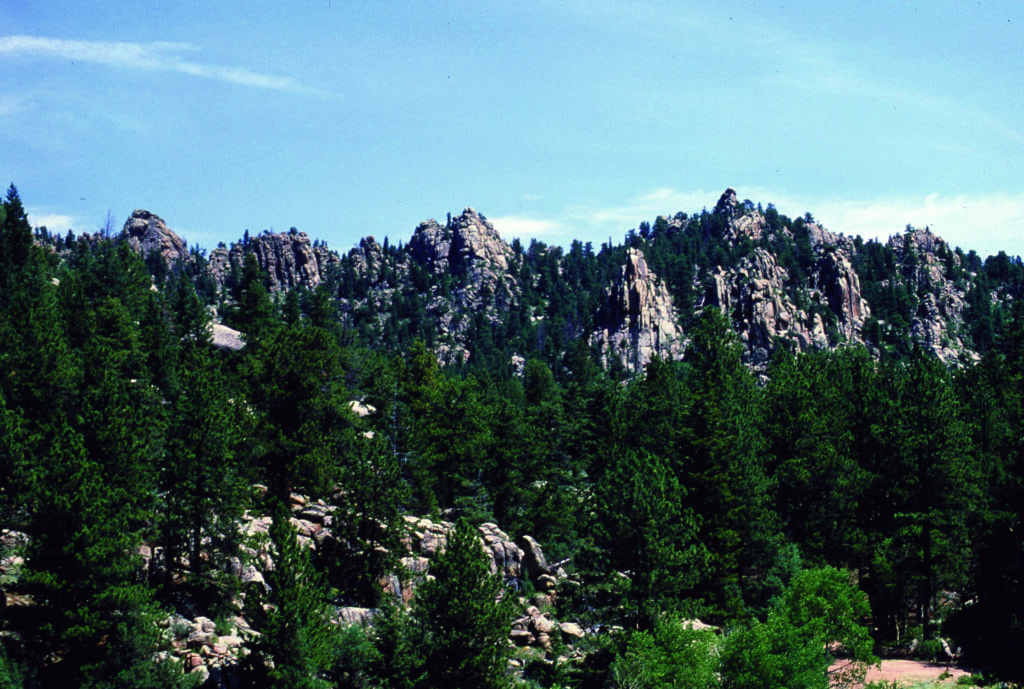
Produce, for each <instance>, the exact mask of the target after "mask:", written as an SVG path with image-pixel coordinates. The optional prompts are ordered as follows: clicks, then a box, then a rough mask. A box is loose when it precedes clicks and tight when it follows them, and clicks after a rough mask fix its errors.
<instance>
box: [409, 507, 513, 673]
mask: <svg viewBox="0 0 1024 689" xmlns="http://www.w3.org/2000/svg"><path fill="white" fill-rule="evenodd" d="M431 574H432V575H433V576H434V578H433V579H428V580H427V581H425V582H423V584H422V585H421V586H420V588H419V590H418V591H417V592H416V598H415V599H414V600H413V606H412V615H413V619H414V620H415V623H416V626H417V629H418V633H419V634H420V638H421V639H422V651H421V652H422V654H423V669H424V672H425V674H426V676H425V678H424V680H423V681H421V682H419V683H417V686H418V687H422V688H423V689H427V688H428V687H429V688H430V689H447V688H451V689H462V688H463V687H479V689H489V688H498V687H507V686H509V678H508V676H507V672H508V657H509V646H508V629H509V624H511V622H512V616H513V614H514V607H513V606H514V599H513V597H512V596H511V595H510V594H509V592H508V591H506V590H505V588H504V585H503V583H502V581H501V578H500V577H498V576H496V575H494V574H492V573H491V572H490V570H489V567H488V559H487V555H486V554H485V553H484V551H483V543H482V541H481V540H480V535H479V532H478V531H477V529H475V528H474V527H473V526H472V525H471V524H470V523H469V522H468V521H466V520H465V519H460V520H459V521H458V522H457V523H456V525H455V528H454V529H453V530H452V531H450V532H449V534H448V538H447V543H446V544H445V550H444V552H443V553H442V554H441V555H439V556H438V558H437V560H436V561H435V562H434V564H433V566H432V567H431Z"/></svg>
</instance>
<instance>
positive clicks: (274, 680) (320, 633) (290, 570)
mask: <svg viewBox="0 0 1024 689" xmlns="http://www.w3.org/2000/svg"><path fill="white" fill-rule="evenodd" d="M272 511H273V523H272V525H271V527H270V541H271V544H272V545H273V549H274V555H273V557H274V567H273V569H272V570H270V571H269V572H267V574H266V579H267V585H268V590H269V594H268V600H267V602H268V603H269V611H268V612H267V613H266V614H265V616H261V617H262V619H260V620H258V622H257V624H259V628H260V631H261V636H260V639H259V642H258V644H257V652H258V655H259V657H260V658H261V660H262V662H263V665H262V667H256V668H255V669H254V672H256V674H257V676H258V677H259V676H261V675H262V676H263V678H264V679H263V681H265V682H266V686H270V687H288V689H327V687H330V686H331V684H330V682H329V678H328V676H327V674H326V673H327V671H328V670H329V669H330V668H331V666H332V665H333V661H334V655H335V644H336V638H335V629H336V627H335V625H334V624H332V622H331V620H330V618H329V615H328V608H327V605H326V591H325V588H324V585H323V582H322V580H321V578H320V575H319V574H318V573H317V572H316V570H314V569H313V566H312V564H311V562H310V557H309V551H308V550H307V549H306V548H305V547H303V546H302V545H300V544H299V541H298V538H297V535H296V532H295V528H294V527H293V526H292V524H291V514H290V513H289V510H288V507H287V505H286V504H285V503H283V502H281V501H279V500H274V502H273V508H272ZM249 609H250V610H255V609H256V606H255V605H250V606H249ZM257 681H259V680H257Z"/></svg>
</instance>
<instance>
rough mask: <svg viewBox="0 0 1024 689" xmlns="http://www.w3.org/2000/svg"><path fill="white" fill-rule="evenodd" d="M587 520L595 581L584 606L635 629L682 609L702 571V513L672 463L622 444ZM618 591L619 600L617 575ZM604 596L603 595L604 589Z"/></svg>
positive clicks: (587, 560) (704, 564)
mask: <svg viewBox="0 0 1024 689" xmlns="http://www.w3.org/2000/svg"><path fill="white" fill-rule="evenodd" d="M594 493H595V501H594V506H593V509H592V513H593V514H594V516H595V520H594V524H593V527H592V533H593V540H594V546H595V547H596V550H594V551H591V552H589V553H586V554H585V555H584V556H583V561H584V565H585V568H586V569H587V570H588V573H589V577H590V578H591V579H592V578H593V577H594V576H595V575H596V576H597V577H599V579H598V580H597V581H593V579H592V582H593V585H594V588H593V589H592V592H591V593H590V594H589V595H592V596H594V600H592V601H591V602H590V603H589V605H595V604H596V605H598V606H600V607H606V606H608V605H611V606H615V608H618V609H617V610H616V609H615V608H613V609H611V610H608V611H606V613H605V614H611V615H613V616H614V617H616V618H618V621H619V622H620V623H627V624H629V625H630V626H631V627H634V628H639V629H647V630H649V629H652V628H653V626H654V623H655V622H656V621H657V619H658V618H659V617H660V616H661V614H662V613H663V612H666V611H671V610H674V609H680V608H682V607H683V604H684V600H685V598H686V597H687V596H688V595H690V596H692V589H693V588H694V587H695V585H696V584H697V583H698V582H699V581H700V580H701V578H702V577H703V576H706V575H707V574H708V570H707V553H706V552H705V550H704V546H703V545H702V544H700V543H699V542H698V540H697V536H698V530H699V525H700V517H699V516H697V515H696V514H695V513H694V511H693V509H692V506H691V505H692V501H691V500H689V499H687V494H686V491H685V490H684V489H683V488H682V487H681V486H680V485H679V482H678V480H677V479H676V476H675V473H674V471H673V470H672V467H671V466H670V463H669V462H668V461H667V460H666V459H665V458H663V457H660V456H658V455H654V454H651V453H649V452H644V451H627V452H625V453H623V455H622V456H621V457H620V458H619V459H618V460H617V461H615V462H613V464H612V465H611V466H610V467H609V469H608V471H607V472H605V475H604V477H603V478H602V480H601V482H600V483H598V484H597V486H595V489H594ZM619 576H623V577H625V578H626V581H625V582H623V588H624V590H623V591H622V593H623V594H624V595H623V596H622V599H621V600H617V596H616V595H615V594H616V593H617V590H618V589H619V588H620V587H619V586H618V585H617V584H618V582H617V581H616V580H617V577H619ZM609 577H611V578H612V579H613V581H612V582H610V593H611V594H612V595H611V596H610V598H608V599H606V600H602V598H605V596H603V595H602V593H601V592H602V590H603V589H604V590H608V589H607V587H609V582H608V578H609Z"/></svg>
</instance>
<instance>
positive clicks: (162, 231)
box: [119, 210, 188, 267]
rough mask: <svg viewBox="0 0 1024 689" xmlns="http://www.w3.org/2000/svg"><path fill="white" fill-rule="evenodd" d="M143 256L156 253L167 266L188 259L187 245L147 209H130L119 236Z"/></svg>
mask: <svg viewBox="0 0 1024 689" xmlns="http://www.w3.org/2000/svg"><path fill="white" fill-rule="evenodd" d="M119 239H120V240H121V241H127V242H128V244H129V245H130V246H131V247H132V248H133V249H134V250H135V251H137V252H138V253H140V254H142V255H143V256H149V255H150V254H152V253H154V252H155V253H157V254H159V255H160V256H162V257H163V259H164V261H165V262H166V263H167V265H168V267H170V266H173V265H175V264H176V263H178V262H179V261H187V260H188V246H187V245H186V244H185V240H183V239H182V238H181V237H179V236H178V235H177V234H175V233H174V232H173V231H172V230H171V229H169V228H168V227H167V224H166V223H165V222H164V221H163V219H162V218H161V217H160V216H158V215H156V214H154V213H150V212H149V211H147V210H136V211H132V214H131V216H130V217H129V218H128V220H126V221H125V223H124V229H122V230H121V235H120V237H119Z"/></svg>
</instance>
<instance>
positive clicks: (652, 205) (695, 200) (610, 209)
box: [566, 188, 721, 235]
mask: <svg viewBox="0 0 1024 689" xmlns="http://www.w3.org/2000/svg"><path fill="white" fill-rule="evenodd" d="M720 195H721V192H718V193H714V192H708V191H677V190H675V189H670V188H660V189H654V190H652V191H649V192H646V193H644V194H641V195H639V196H637V197H635V198H632V199H629V200H628V201H625V202H624V203H621V204H618V205H614V206H604V207H598V206H592V205H577V206H572V207H570V208H568V209H567V210H566V214H567V215H568V217H570V218H571V219H572V220H573V221H574V222H575V223H576V224H581V225H584V226H587V227H589V228H593V229H599V230H602V231H608V232H612V231H614V232H615V234H616V235H619V234H622V233H624V232H625V231H626V230H628V229H629V228H631V227H636V226H637V225H638V224H639V223H640V222H641V221H643V220H654V219H655V218H657V217H658V216H659V215H665V216H671V215H675V214H676V213H678V212H679V211H683V212H687V213H690V212H693V211H694V210H700V209H701V208H704V207H705V206H709V205H710V206H712V207H713V206H714V204H715V203H716V202H717V200H718V197H719V196H720Z"/></svg>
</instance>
